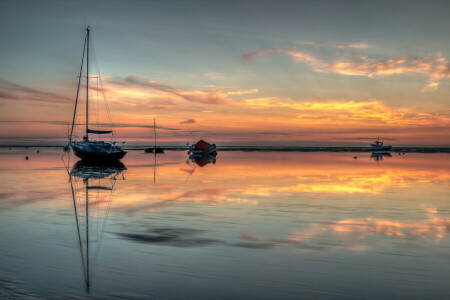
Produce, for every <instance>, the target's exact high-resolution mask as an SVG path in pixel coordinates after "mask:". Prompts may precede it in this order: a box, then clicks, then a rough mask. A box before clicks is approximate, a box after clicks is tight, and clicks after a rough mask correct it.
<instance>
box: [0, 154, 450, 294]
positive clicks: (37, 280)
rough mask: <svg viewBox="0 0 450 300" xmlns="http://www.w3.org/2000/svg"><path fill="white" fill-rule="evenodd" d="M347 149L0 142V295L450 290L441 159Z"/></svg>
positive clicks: (446, 189) (446, 162) (448, 189)
mask: <svg viewBox="0 0 450 300" xmlns="http://www.w3.org/2000/svg"><path fill="white" fill-rule="evenodd" d="M353 155H354V154H352V153H277V152H265V153H261V152H251V153H248V152H238V151H236V152H222V153H219V154H218V156H217V159H216V160H214V159H212V158H207V157H206V158H205V157H203V158H196V159H195V158H192V159H189V157H188V155H187V154H186V152H184V151H183V152H181V151H168V152H166V153H165V154H162V155H158V156H157V157H155V156H154V155H152V154H145V153H143V152H139V151H130V152H129V153H128V154H127V156H126V157H125V158H124V159H123V165H121V164H114V165H107V166H98V165H97V166H93V165H89V164H80V163H77V164H74V163H75V162H76V161H77V159H76V158H74V157H73V156H72V157H71V158H70V160H69V159H68V157H67V156H66V157H64V158H63V159H62V158H61V156H62V152H61V151H60V150H56V149H40V153H37V149H35V148H33V149H12V150H9V149H0V298H3V297H5V298H6V297H11V298H13V299H14V298H17V299H22V298H26V299H28V298H31V297H36V298H46V299H60V298H71V297H72V298H76V299H80V298H82V299H83V298H88V297H93V298H95V299H118V298H129V299H149V298H154V299H165V298H168V299H349V298H353V299H431V298H434V299H445V298H447V299H449V298H450V285H449V284H448V283H449V281H450V238H449V232H450V201H449V195H450V159H449V158H450V155H449V154H409V153H408V154H406V155H399V154H397V153H393V154H392V156H381V155H378V156H376V155H375V156H373V157H371V153H364V154H359V155H358V158H357V159H354V158H353V157H352V156H353ZM25 156H28V157H29V159H28V160H26V159H25Z"/></svg>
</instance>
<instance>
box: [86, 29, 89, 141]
mask: <svg viewBox="0 0 450 300" xmlns="http://www.w3.org/2000/svg"><path fill="white" fill-rule="evenodd" d="M86 31H87V34H86V39H87V47H86V140H89V132H88V128H89V26H88V27H87V28H86Z"/></svg>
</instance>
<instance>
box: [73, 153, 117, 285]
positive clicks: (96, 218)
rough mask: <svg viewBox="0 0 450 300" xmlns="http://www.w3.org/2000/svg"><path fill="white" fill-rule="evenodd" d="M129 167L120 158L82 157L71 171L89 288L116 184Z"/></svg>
mask: <svg viewBox="0 0 450 300" xmlns="http://www.w3.org/2000/svg"><path fill="white" fill-rule="evenodd" d="M125 170H126V167H125V165H124V164H123V163H122V162H119V161H116V162H103V163H93V162H91V161H83V160H80V161H78V162H76V163H75V164H74V165H73V167H72V169H71V171H70V173H69V181H70V187H71V189H72V199H73V209H74V213H75V223H76V227H77V237H78V245H79V247H80V253H81V263H82V267H83V276H84V282H85V285H86V291H87V292H89V291H90V283H91V268H92V269H93V268H94V267H95V263H96V260H97V257H98V254H99V250H100V243H101V241H102V238H103V234H104V231H105V228H106V220H107V218H108V215H109V212H110V208H111V203H112V200H113V196H114V191H115V187H116V184H117V181H118V180H124V179H125V177H124V174H123V172H124V171H125ZM83 194H84V195H83ZM99 225H100V227H99ZM83 235H84V236H83ZM93 236H94V238H93ZM92 242H95V243H97V247H96V248H95V249H94V252H93V255H94V262H93V265H92V267H91V266H90V263H89V262H90V255H91V253H92V248H91V250H90V248H89V244H91V243H92ZM91 247H92V246H91Z"/></svg>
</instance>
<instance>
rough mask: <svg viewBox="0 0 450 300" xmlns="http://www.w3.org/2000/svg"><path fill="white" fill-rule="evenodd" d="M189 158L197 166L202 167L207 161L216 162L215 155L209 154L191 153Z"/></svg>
mask: <svg viewBox="0 0 450 300" xmlns="http://www.w3.org/2000/svg"><path fill="white" fill-rule="evenodd" d="M189 159H190V160H191V161H192V162H193V163H195V164H197V165H198V166H199V167H204V166H206V165H207V164H209V163H213V164H215V163H216V156H215V155H209V154H192V155H189Z"/></svg>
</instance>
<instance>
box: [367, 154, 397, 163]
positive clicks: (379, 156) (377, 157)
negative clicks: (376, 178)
mask: <svg viewBox="0 0 450 300" xmlns="http://www.w3.org/2000/svg"><path fill="white" fill-rule="evenodd" d="M383 157H392V154H391V152H389V151H374V152H372V154H371V155H370V159H374V160H375V161H376V162H377V163H378V164H379V163H380V161H382V160H383Z"/></svg>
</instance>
